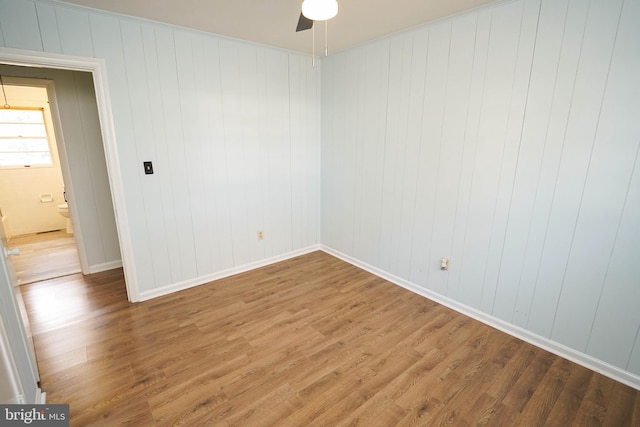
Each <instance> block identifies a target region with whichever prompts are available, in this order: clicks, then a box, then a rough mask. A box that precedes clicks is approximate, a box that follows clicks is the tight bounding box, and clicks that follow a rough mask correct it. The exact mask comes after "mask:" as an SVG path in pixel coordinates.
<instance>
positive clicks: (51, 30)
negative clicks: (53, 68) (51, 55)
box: [36, 3, 62, 53]
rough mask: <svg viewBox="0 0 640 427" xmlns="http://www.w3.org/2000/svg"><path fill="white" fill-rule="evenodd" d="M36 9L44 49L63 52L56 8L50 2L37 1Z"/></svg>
mask: <svg viewBox="0 0 640 427" xmlns="http://www.w3.org/2000/svg"><path fill="white" fill-rule="evenodd" d="M36 11H37V15H38V24H39V25H40V38H41V40H42V47H43V49H44V51H45V52H55V53H62V43H61V41H60V31H59V30H58V19H57V16H56V9H55V8H54V7H53V6H52V5H50V4H45V3H36Z"/></svg>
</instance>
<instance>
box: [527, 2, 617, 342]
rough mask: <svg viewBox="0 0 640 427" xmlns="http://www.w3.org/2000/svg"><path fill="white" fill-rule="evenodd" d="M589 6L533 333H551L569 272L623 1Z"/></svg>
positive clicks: (533, 311)
mask: <svg viewBox="0 0 640 427" xmlns="http://www.w3.org/2000/svg"><path fill="white" fill-rule="evenodd" d="M587 6H588V9H587V17H586V22H585V26H584V33H583V36H582V46H581V49H580V57H579V60H578V67H577V70H576V75H575V88H574V92H573V98H572V102H571V106H570V114H569V117H568V118H567V124H566V130H565V133H564V143H563V149H562V154H561V161H560V165H559V169H558V174H557V178H556V186H555V190H554V197H553V202H552V207H551V211H550V216H549V222H548V226H547V232H546V236H545V242H544V250H543V253H542V259H541V262H540V265H539V273H538V278H537V284H538V285H540V284H543V285H542V286H544V287H546V288H547V291H546V292H545V293H538V294H537V295H535V296H534V303H533V306H532V308H531V314H530V316H531V317H530V319H529V321H530V326H531V327H532V329H533V330H534V331H535V332H537V333H540V334H541V335H544V336H549V337H550V336H552V329H553V328H554V321H555V319H556V315H557V313H558V310H557V308H558V304H559V301H560V295H561V293H562V288H563V286H564V281H565V278H566V274H567V273H568V272H569V273H571V271H570V270H568V267H569V260H570V256H571V252H572V248H575V246H572V245H573V243H574V239H575V231H576V226H577V220H578V217H579V212H580V204H581V200H582V197H583V194H584V188H585V180H586V179H587V173H588V168H589V162H590V159H591V155H592V150H593V147H594V134H595V132H596V128H597V123H598V117H599V114H600V107H601V102H602V97H603V94H604V90H605V85H606V78H607V73H608V68H609V62H610V58H611V49H612V47H613V41H614V37H615V32H616V26H617V21H618V18H619V16H620V7H621V2H618V1H616V2H606V4H605V3H600V2H591V3H590V4H588V5H587ZM575 249H576V250H580V249H577V248H575ZM598 253H600V251H598ZM536 290H537V291H538V290H540V288H537V289H536ZM561 317H562V315H561ZM569 339H570V340H572V339H571V338H569ZM572 341H573V340H572ZM582 345H584V344H582Z"/></svg>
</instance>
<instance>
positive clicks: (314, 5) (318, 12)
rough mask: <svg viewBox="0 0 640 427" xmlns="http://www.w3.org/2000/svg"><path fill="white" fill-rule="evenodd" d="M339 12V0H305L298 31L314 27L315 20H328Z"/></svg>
mask: <svg viewBox="0 0 640 427" xmlns="http://www.w3.org/2000/svg"><path fill="white" fill-rule="evenodd" d="M337 14H338V2H337V0H304V1H303V2H302V12H300V18H299V19H298V26H297V27H296V32H299V31H305V30H308V29H310V28H313V22H314V21H327V20H329V19H331V18H333V17H334V16H336V15H337Z"/></svg>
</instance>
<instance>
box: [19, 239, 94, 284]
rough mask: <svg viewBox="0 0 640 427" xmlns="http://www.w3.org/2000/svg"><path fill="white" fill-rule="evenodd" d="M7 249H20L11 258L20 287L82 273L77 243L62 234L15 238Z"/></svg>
mask: <svg viewBox="0 0 640 427" xmlns="http://www.w3.org/2000/svg"><path fill="white" fill-rule="evenodd" d="M9 247H12V248H16V247H17V248H19V249H20V255H18V256H14V257H12V258H11V261H12V263H13V266H14V268H15V270H16V275H17V276H18V284H20V285H24V284H27V283H33V282H39V281H41V280H48V279H54V278H56V277H61V276H67V275H69V274H75V273H80V271H81V270H80V259H79V258H78V250H77V248H76V241H75V239H74V237H73V234H67V233H66V232H65V231H64V230H58V231H51V232H47V233H37V234H25V235H22V236H14V237H12V238H11V240H10V241H9Z"/></svg>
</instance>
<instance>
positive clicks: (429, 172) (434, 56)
mask: <svg viewBox="0 0 640 427" xmlns="http://www.w3.org/2000/svg"><path fill="white" fill-rule="evenodd" d="M451 25H452V24H451V22H448V21H445V22H443V23H440V24H438V25H434V26H433V27H431V28H430V29H429V42H428V46H427V68H426V73H425V86H424V105H423V110H422V111H423V118H422V120H423V124H422V131H421V140H420V146H421V149H420V156H419V157H418V164H419V168H418V177H417V188H416V207H415V210H416V213H415V219H414V223H413V232H412V239H411V252H412V256H411V272H410V280H411V281H412V282H414V283H417V284H419V285H421V286H426V285H427V266H428V265H429V264H432V265H433V262H431V263H430V262H429V260H430V254H429V241H430V240H431V236H432V232H433V227H434V217H435V209H436V205H435V204H436V189H437V185H438V178H439V173H440V158H441V153H442V151H441V149H442V125H443V121H444V103H445V99H446V94H447V73H448V68H449V53H450V38H451Z"/></svg>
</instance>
